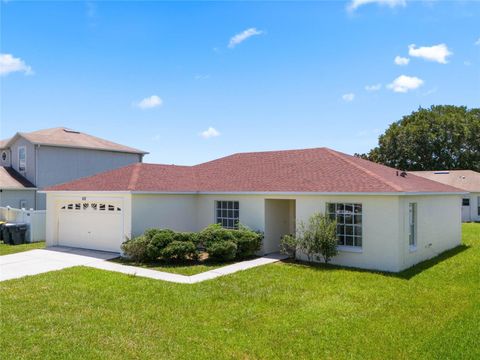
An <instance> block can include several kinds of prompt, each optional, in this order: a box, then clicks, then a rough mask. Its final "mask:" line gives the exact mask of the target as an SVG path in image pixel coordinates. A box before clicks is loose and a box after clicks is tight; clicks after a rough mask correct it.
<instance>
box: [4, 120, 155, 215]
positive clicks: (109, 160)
mask: <svg viewBox="0 0 480 360" xmlns="http://www.w3.org/2000/svg"><path fill="white" fill-rule="evenodd" d="M145 154H147V152H145V151H141V150H138V149H134V148H131V147H128V146H124V145H120V144H116V143H114V142H111V141H108V140H105V139H101V138H98V137H95V136H92V135H88V134H85V133H82V132H79V131H75V130H71V129H67V128H63V127H59V128H53V129H45V130H39V131H34V132H30V133H21V132H19V133H17V134H15V136H13V137H12V138H10V139H7V140H3V141H1V142H0V166H1V167H0V206H7V205H9V206H11V207H15V208H21V207H24V208H34V209H45V194H39V193H37V190H41V189H42V188H44V187H47V186H52V185H56V184H61V183H64V182H67V181H71V180H74V179H78V178H81V177H85V176H90V175H94V174H97V173H100V172H104V171H107V170H112V169H115V168H118V167H122V166H126V165H129V164H132V163H137V162H142V159H143V156H144V155H145Z"/></svg>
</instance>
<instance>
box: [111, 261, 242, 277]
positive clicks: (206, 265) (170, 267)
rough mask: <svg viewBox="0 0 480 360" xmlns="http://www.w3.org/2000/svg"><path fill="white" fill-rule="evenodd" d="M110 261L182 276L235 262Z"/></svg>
mask: <svg viewBox="0 0 480 360" xmlns="http://www.w3.org/2000/svg"><path fill="white" fill-rule="evenodd" d="M110 261H113V262H116V263H119V264H123V265H131V266H140V267H143V268H147V269H151V270H158V271H165V272H169V273H173V274H180V275H187V276H190V275H195V274H200V273H202V272H205V271H209V270H213V269H218V268H219V267H222V266H226V265H230V264H233V263H234V262H214V261H191V262H187V263H185V262H183V263H167V262H151V263H137V262H135V261H132V260H128V259H125V258H122V257H119V258H116V259H112V260H110Z"/></svg>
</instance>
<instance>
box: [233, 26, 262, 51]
mask: <svg viewBox="0 0 480 360" xmlns="http://www.w3.org/2000/svg"><path fill="white" fill-rule="evenodd" d="M261 34H263V31H260V30H257V29H256V28H250V29H247V30H244V31H242V32H241V33H238V34H236V35H235V36H232V38H231V39H230V42H229V43H228V47H229V48H234V47H235V46H237V45H238V44H240V43H241V42H243V41H245V40H247V39H248V38H249V37H252V36H255V35H261Z"/></svg>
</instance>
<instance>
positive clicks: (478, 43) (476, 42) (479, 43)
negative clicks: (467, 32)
mask: <svg viewBox="0 0 480 360" xmlns="http://www.w3.org/2000/svg"><path fill="white" fill-rule="evenodd" d="M474 44H475V45H480V37H479V38H478V40H477V41H475V43H474Z"/></svg>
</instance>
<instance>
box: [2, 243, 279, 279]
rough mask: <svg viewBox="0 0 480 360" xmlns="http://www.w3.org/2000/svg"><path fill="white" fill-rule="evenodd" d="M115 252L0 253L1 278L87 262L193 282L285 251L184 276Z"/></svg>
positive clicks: (55, 249)
mask: <svg viewBox="0 0 480 360" xmlns="http://www.w3.org/2000/svg"><path fill="white" fill-rule="evenodd" d="M118 256H119V254H117V253H109V252H103V251H94V250H83V249H74V248H66V247H51V248H47V249H38V250H30V251H25V252H21V253H17V254H10V255H4V256H0V281H4V280H10V279H16V278H20V277H23V276H27V275H36V274H41V273H45V272H48V271H54V270H61V269H65V268H69V267H73V266H88V267H92V268H95V269H101V270H107V271H114V272H119V273H123V274H128V275H134V276H140V277H146V278H150V279H155V280H163V281H169V282H173V283H179V284H194V283H198V282H202V281H205V280H210V279H215V278H217V277H220V276H224V275H228V274H233V273H236V272H237V271H242V270H247V269H251V268H254V267H257V266H262V265H266V264H271V263H274V262H277V261H280V260H283V259H285V258H286V256H284V255H280V254H272V255H268V256H264V257H260V258H256V259H253V260H248V261H242V262H238V263H236V264H232V265H228V266H224V267H221V268H218V269H213V270H209V271H206V272H203V273H200V274H196V275H192V276H186V275H179V274H172V273H169V272H163V271H156V270H150V269H145V268H141V267H136V266H128V265H122V264H117V263H113V262H109V261H107V260H110V259H114V258H116V257H118Z"/></svg>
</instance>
